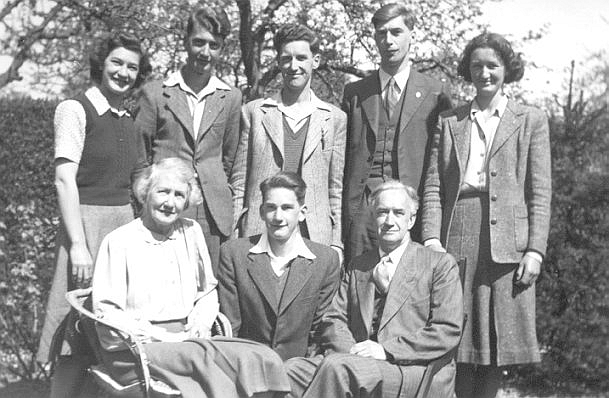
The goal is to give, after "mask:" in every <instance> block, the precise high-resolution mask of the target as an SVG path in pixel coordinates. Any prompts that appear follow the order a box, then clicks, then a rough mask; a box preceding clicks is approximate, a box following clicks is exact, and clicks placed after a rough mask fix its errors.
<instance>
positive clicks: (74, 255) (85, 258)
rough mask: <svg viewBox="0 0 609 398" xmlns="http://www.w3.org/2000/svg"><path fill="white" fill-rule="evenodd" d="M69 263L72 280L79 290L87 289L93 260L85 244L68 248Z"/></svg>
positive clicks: (91, 274)
mask: <svg viewBox="0 0 609 398" xmlns="http://www.w3.org/2000/svg"><path fill="white" fill-rule="evenodd" d="M70 262H71V263H72V279H74V282H75V283H76V286H77V287H79V288H86V287H89V285H90V284H91V278H92V277H93V259H92V258H91V253H89V249H87V246H86V245H85V244H73V245H72V246H70Z"/></svg>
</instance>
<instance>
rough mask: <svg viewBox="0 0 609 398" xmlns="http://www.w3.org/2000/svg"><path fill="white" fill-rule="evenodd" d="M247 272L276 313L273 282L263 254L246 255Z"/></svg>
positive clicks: (268, 262) (268, 265) (267, 262)
mask: <svg viewBox="0 0 609 398" xmlns="http://www.w3.org/2000/svg"><path fill="white" fill-rule="evenodd" d="M247 259H248V261H247V272H248V274H249V275H250V277H251V278H252V280H253V281H254V284H255V285H256V287H258V290H259V291H260V292H261V293H262V295H263V296H264V298H265V299H266V301H267V302H268V303H269V306H270V307H271V309H272V310H273V312H275V311H277V304H278V303H277V296H276V295H275V288H274V286H273V284H274V283H275V280H274V279H273V275H271V272H273V271H272V269H271V267H270V260H269V258H268V256H267V255H266V254H264V253H262V254H255V253H248V255H247Z"/></svg>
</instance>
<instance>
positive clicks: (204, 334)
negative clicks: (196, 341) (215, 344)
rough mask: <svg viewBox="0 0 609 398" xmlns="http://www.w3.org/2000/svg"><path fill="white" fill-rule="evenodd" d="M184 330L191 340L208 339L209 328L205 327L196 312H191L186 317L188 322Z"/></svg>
mask: <svg viewBox="0 0 609 398" xmlns="http://www.w3.org/2000/svg"><path fill="white" fill-rule="evenodd" d="M184 330H185V331H186V332H187V333H188V335H189V336H190V337H192V338H201V339H210V338H211V328H210V327H209V326H206V325H205V322H204V321H203V318H202V317H201V314H200V313H199V312H198V311H196V310H195V311H193V312H191V313H190V315H189V316H188V322H187V323H186V326H184Z"/></svg>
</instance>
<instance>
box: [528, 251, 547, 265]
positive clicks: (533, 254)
mask: <svg viewBox="0 0 609 398" xmlns="http://www.w3.org/2000/svg"><path fill="white" fill-rule="evenodd" d="M524 255H525V256H529V257H532V258H533V259H535V260H537V261H539V262H540V263H541V262H543V256H542V255H541V254H539V253H537V252H536V251H533V250H527V251H526V253H524Z"/></svg>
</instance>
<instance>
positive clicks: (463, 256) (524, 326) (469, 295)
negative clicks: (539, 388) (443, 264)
mask: <svg viewBox="0 0 609 398" xmlns="http://www.w3.org/2000/svg"><path fill="white" fill-rule="evenodd" d="M446 249H447V251H448V252H449V253H451V254H452V255H453V256H454V257H455V258H456V259H457V261H458V262H459V266H460V271H461V278H462V283H463V289H464V291H463V300H464V309H465V313H466V314H467V317H468V318H467V323H466V326H465V330H464V331H463V338H462V340H461V345H460V346H459V352H458V356H457V361H458V362H462V363H472V364H479V365H494V366H505V365H513V364H521V363H530V362H539V361H540V360H541V359H540V355H539V349H538V345H537V334H536V331H535V287H534V286H531V287H529V288H522V287H519V286H516V285H514V274H515V272H516V270H517V268H518V264H513V263H508V264H499V263H495V262H493V260H492V257H491V243H490V230H489V201H488V195H487V194H480V195H473V196H468V197H464V198H459V200H458V202H457V205H456V208H455V213H454V217H453V221H452V223H451V226H450V230H449V235H448V239H447V245H446Z"/></svg>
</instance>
